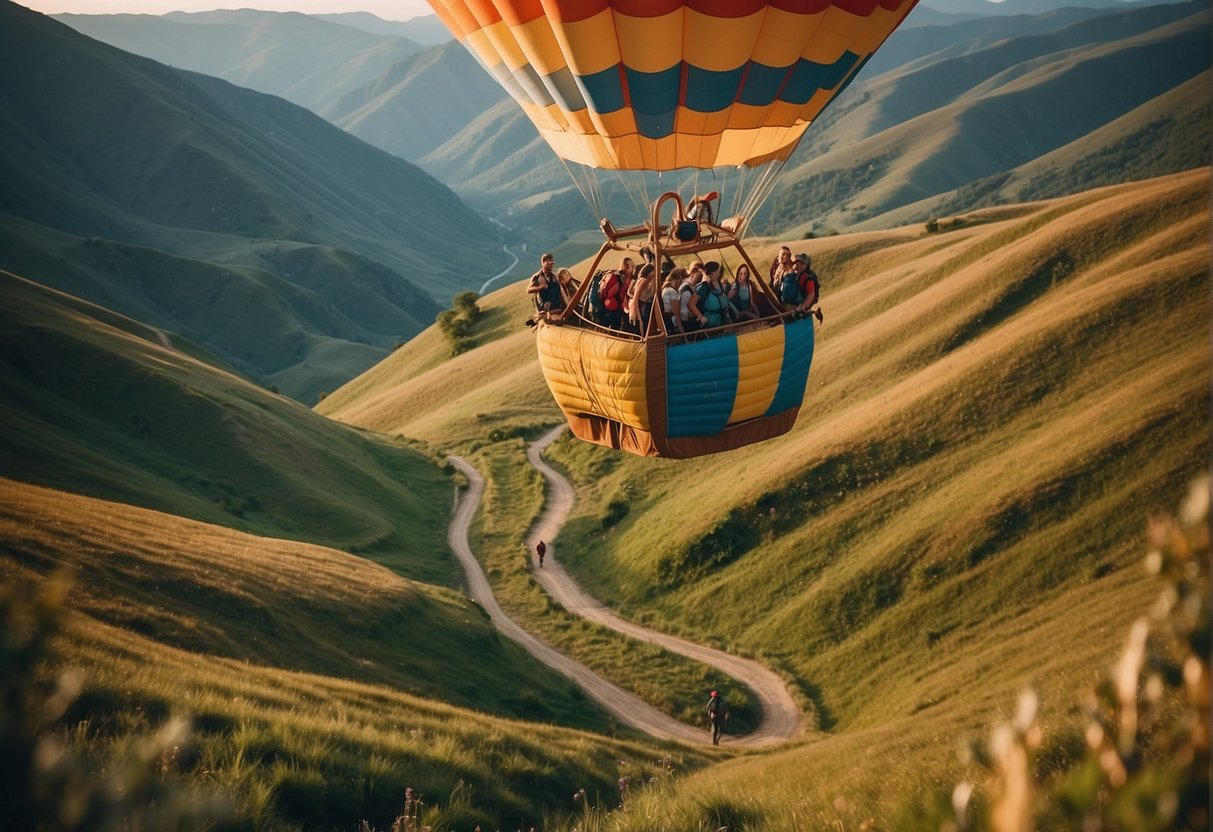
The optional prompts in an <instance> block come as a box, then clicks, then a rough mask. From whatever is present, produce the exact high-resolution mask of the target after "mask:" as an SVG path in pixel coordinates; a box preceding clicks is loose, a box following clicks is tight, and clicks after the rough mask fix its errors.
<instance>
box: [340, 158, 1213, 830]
mask: <svg viewBox="0 0 1213 832" xmlns="http://www.w3.org/2000/svg"><path fill="white" fill-rule="evenodd" d="M1209 181H1210V173H1209V170H1208V169H1204V170H1201V171H1197V172H1193V173H1190V174H1185V175H1180V176H1172V177H1166V178H1162V179H1157V180H1151V181H1148V182H1144V183H1138V184H1133V185H1124V186H1118V187H1115V188H1107V189H1103V190H1098V191H1093V192H1090V193H1084V194H1081V195H1078V196H1075V197H1070V198H1066V199H1062V200H1055V201H1051V202H1042V203H1037V204H1031V205H1025V206H1018V207H1015V208H1013V209H999V210H997V211H989V212H986V213H978V214H974V215H972V216H970V217H968V218H967V221H966V222H965V223H963V224H960V225H957V226H947V227H946V229H945V230H944V231H943V232H941V233H935V234H927V233H925V232H924V230H923V229H922V227H921V226H915V227H908V228H905V229H900V230H897V231H890V232H879V233H867V234H857V235H848V236H841V237H833V238H829V239H827V240H816V241H811V242H808V243H805V244H804V246H805V247H806V248H807V249H808V250H809V251H810V253H812V254H813V257H814V263H815V266H817V268H818V270H819V272H820V273H821V274H822V277H823V284H824V285H823V296H824V309H825V314H826V319H825V324H824V325H823V326H822V327H821V330H820V335H819V346H818V352H817V355H816V357H815V361H814V370H813V374H812V376H811V378H810V384H809V390H808V393H807V396H806V401H805V406H804V409H803V410H802V413H801V418H800V420H799V423H798V425H797V427H796V428H795V429H794V430H793V431H792V432H791V433H790V434H788V435H787V436H785V437H782V438H780V439H778V440H774V441H771V442H767V443H763V444H760V445H756V446H752V447H750V448H747V449H744V450H741V451H737V452H733V453H729V454H724V455H718V456H712V457H707V458H704V459H700V460H693V461H684V462H674V461H660V460H657V461H654V460H640V459H636V458H632V457H629V456H626V455H620V454H613V453H611V452H607V451H604V450H601V449H598V448H595V447H593V446H588V445H584V444H581V443H577V442H575V441H572V440H568V441H564V442H562V443H559V444H558V445H557V447H556V449H555V458H556V459H557V461H558V462H559V463H560V464H562V465H563V466H564V467H565V468H566V469H567V470H568V471H569V472H570V473H571V474H572V475H573V476H575V477H576V478H577V479H578V481H579V482H580V494H579V501H578V504H577V509H576V512H575V516H574V518H573V520H572V522H571V523H570V525H569V526H567V527H566V531H565V532H564V533H563V534H562V537H561V541H560V545H561V558H562V560H563V562H564V563H565V564H566V565H569V566H570V567H571V568H572V569H574V570H575V571H576V573H577V574H578V576H579V578H580V579H581V580H583V581H584V582H585V583H586V584H587V585H588V586H589V588H590V589H591V591H592V592H593V593H594V594H595V595H596V596H597V597H600V598H603V599H607V600H608V602H609V603H611V604H612V605H613V606H617V607H619V608H621V609H622V610H623V611H624V612H625V613H628V614H631V615H635V616H643V617H644V618H645V619H646V620H650V621H654V622H657V623H659V625H660V626H662V627H665V628H668V629H671V630H675V631H680V632H694V633H696V634H697V637H700V638H708V639H709V640H716V641H719V642H720V643H722V644H730V645H732V646H733V648H734V649H739V650H741V651H743V652H751V653H755V654H761V655H766V656H768V657H769V660H770V661H772V662H773V663H774V664H776V666H778V667H781V668H783V669H784V670H785V671H786V672H788V673H789V674H790V675H791V677H792V678H794V679H795V680H796V684H797V685H798V686H799V688H800V691H801V693H802V695H803V696H804V697H805V698H806V699H807V700H809V701H810V702H811V703H812V709H813V710H814V712H815V717H816V720H817V723H818V725H819V726H820V727H821V728H822V729H823V730H824V731H825V732H827V734H828V735H829V736H828V738H826V739H822V740H820V741H815V742H812V743H810V744H808V745H806V746H805V747H803V748H801V749H793V750H789V751H787V752H785V753H782V754H778V755H775V756H774V757H772V758H770V759H764V760H761V761H751V762H748V763H744V764H740V763H739V764H735V765H734V766H731V767H729V768H728V769H727V771H728V772H729V774H727V775H725V776H724V779H723V780H722V781H721V785H720V786H705V782H704V781H700V782H699V783H698V788H699V789H700V790H699V791H696V792H694V793H695V794H696V795H697V798H696V799H699V800H703V799H708V798H707V797H706V795H707V794H713V795H717V796H718V797H720V796H721V795H723V794H725V793H727V794H729V795H731V796H732V799H734V801H736V800H737V796H738V795H741V794H747V795H750V796H751V797H747V798H746V799H745V801H744V802H745V803H746V804H747V805H752V808H751V811H754V812H755V813H761V811H762V810H761V808H760V807H761V805H762V804H763V802H764V800H769V801H770V802H771V804H773V805H775V806H778V807H781V808H782V809H783V810H786V809H787V805H786V791H787V790H789V789H791V788H792V787H791V785H790V784H791V783H792V782H795V783H797V784H798V785H797V786H796V788H795V789H794V791H796V792H797V793H800V794H802V795H804V799H805V800H807V801H809V802H810V803H811V804H812V805H813V806H817V807H823V806H828V805H830V803H831V802H832V801H833V800H834V798H835V796H837V795H838V794H839V793H840V792H845V794H847V795H848V798H847V799H848V800H851V801H854V802H856V803H857V804H861V805H863V806H865V807H866V809H867V810H869V811H872V812H874V813H876V814H877V815H878V816H884V817H887V814H884V815H881V813H888V812H891V811H893V810H894V808H893V807H894V806H895V805H897V804H899V803H900V802H903V801H904V800H905V799H906V796H907V795H908V794H911V793H912V792H913V790H914V789H915V788H917V787H919V786H923V787H926V786H931V785H938V784H939V783H941V782H943V781H945V780H947V779H948V778H950V777H953V776H954V775H955V773H956V770H957V768H956V767H957V763H956V759H955V754H954V749H955V747H956V746H955V743H956V742H957V738H958V737H959V736H960V735H962V734H963V733H965V732H967V731H971V730H979V729H980V728H981V726H984V725H986V724H988V723H989V722H990V721H991V720H993V719H994V718H995V717H996V715H997V714H998V713H999V712H1000V711H1001V710H1002V709H1005V708H1008V707H1010V704H1011V703H1012V702H1013V698H1014V695H1015V692H1016V691H1017V690H1018V689H1019V688H1020V687H1022V686H1023V685H1024V684H1027V683H1028V682H1030V681H1034V682H1035V683H1037V684H1038V685H1039V686H1040V687H1041V689H1042V690H1043V691H1044V696H1045V698H1046V701H1049V702H1068V701H1073V697H1074V696H1075V695H1077V692H1078V691H1080V690H1081V689H1083V688H1084V686H1086V685H1087V684H1089V682H1090V680H1091V679H1092V678H1093V674H1094V673H1095V672H1096V671H1097V669H1099V668H1101V667H1102V666H1103V665H1104V664H1105V663H1106V662H1108V661H1110V658H1111V656H1112V655H1113V654H1114V652H1115V650H1116V649H1117V647H1118V646H1119V640H1120V639H1121V638H1122V636H1123V633H1124V631H1125V629H1126V628H1127V626H1128V622H1129V621H1130V620H1131V619H1132V617H1133V616H1134V615H1136V614H1138V613H1139V612H1141V611H1143V610H1144V609H1145V608H1146V606H1147V605H1148V604H1149V603H1150V600H1151V599H1152V597H1153V595H1154V591H1155V590H1154V588H1153V587H1152V586H1149V585H1147V584H1145V582H1144V581H1143V580H1142V576H1141V572H1140V566H1139V562H1140V556H1141V552H1142V551H1143V548H1144V543H1143V540H1142V532H1143V529H1144V524H1145V518H1146V516H1147V515H1148V514H1149V513H1150V512H1151V511H1152V510H1154V509H1157V508H1169V507H1172V506H1174V505H1175V504H1176V503H1177V502H1178V498H1179V495H1181V494H1182V492H1183V491H1184V490H1185V489H1186V487H1187V483H1188V480H1189V479H1190V477H1191V476H1193V475H1194V474H1195V473H1197V472H1199V471H1201V470H1203V468H1204V467H1205V466H1206V465H1207V462H1208V457H1209V415H1210V414H1209V402H1208V390H1209V386H1210V370H1209V368H1210V366H1211V362H1210V346H1209V344H1210V341H1209V320H1210V308H1209V307H1210V302H1209V278H1208V224H1209V217H1210V206H1209ZM482 304H483V305H484V306H485V307H486V308H488V309H490V310H492V311H493V312H498V313H499V314H500V315H501V316H502V317H503V318H505V319H507V320H508V319H515V320H518V319H520V318H521V317H523V315H524V313H525V311H526V306H525V301H524V300H523V298H522V293H521V290H520V288H519V287H518V286H512V287H507V288H506V289H503V290H501V291H500V292H497V293H494V294H493V295H491V296H490V297H489V298H486V299H484V300H483V301H482ZM482 337H484V338H485V339H486V341H485V342H484V343H483V345H482V346H480V347H479V348H477V349H474V350H472V351H470V352H468V353H465V354H464V355H462V356H460V357H458V358H456V359H453V360H451V361H449V362H447V363H446V364H445V365H442V366H438V367H435V368H434V369H432V370H429V371H428V372H427V373H422V374H421V375H412V374H411V373H410V372H408V371H407V370H406V369H405V368H407V367H409V366H410V364H411V363H412V362H411V361H410V357H409V355H408V354H407V351H408V350H409V349H410V347H407V346H406V347H405V348H404V350H402V351H401V352H404V353H405V354H403V355H399V354H398V355H394V356H392V358H391V359H389V360H388V361H386V362H384V364H383V365H381V366H380V367H379V368H376V374H375V376H373V377H368V378H366V379H360V380H358V382H356V383H354V384H352V385H350V386H349V387H347V388H346V389H343V390H341V391H338V392H337V393H335V394H334V395H333V396H330V398H329V400H327V401H326V403H325V406H326V410H325V412H327V413H329V414H331V415H333V416H335V417H337V418H340V419H344V420H349V421H353V422H356V423H358V424H364V425H367V426H371V427H375V428H376V429H379V430H384V431H388V432H392V433H402V434H404V435H406V436H410V437H415V438H419V439H422V440H424V441H426V442H429V443H433V444H435V445H437V446H440V447H450V446H460V445H462V446H464V447H477V446H482V450H481V453H482V454H483V453H489V452H490V450H491V449H492V448H495V447H498V445H499V444H500V447H501V448H503V449H504V448H505V444H504V443H508V442H515V441H516V440H514V439H511V438H510V437H511V436H512V435H514V434H515V433H517V432H524V433H529V432H533V431H535V430H537V429H538V428H539V427H540V426H542V425H544V424H551V423H553V422H554V421H556V420H557V419H558V416H557V415H556V413H555V412H554V407H553V406H552V404H551V402H550V399H549V398H546V395H547V394H546V393H545V389H544V386H543V383H542V380H541V378H540V377H539V372H538V368H537V366H536V363H535V359H534V353H533V347H532V346H531V344H530V337H531V336H530V335H529V333H527V332H526V331H525V330H519V331H516V332H515V333H514V334H504V335H503V336H502V337H495V336H494V335H493V334H492V333H490V332H488V331H485V332H484V333H482ZM489 339H491V340H489ZM422 344H424V342H419V346H421V345H422ZM431 346H432V342H431ZM417 363H419V364H420V363H424V360H419V361H418V362H417ZM427 376H428V377H427ZM515 453H516V452H515ZM613 504H617V505H622V506H623V507H624V508H625V509H626V510H625V511H624V512H623V513H622V516H620V513H619V512H618V511H615V510H614V506H613ZM686 506H694V507H695V510H694V511H693V512H691V513H688V512H687V511H686ZM671 518H677V519H676V520H672V519H671ZM755 603H761V605H762V608H763V610H764V612H763V614H762V615H761V616H755V615H754V614H753V610H754V607H755ZM1059 644H1060V645H1064V647H1062V648H1061V649H1059ZM1049 719H1050V720H1051V721H1053V724H1054V725H1055V726H1056V727H1058V728H1059V729H1063V728H1065V726H1071V725H1072V721H1073V715H1072V714H1067V713H1065V712H1052V713H1050V715H1049ZM873 759H878V760H879V764H878V765H877V764H872V765H869V764H868V761H869V760H873ZM890 777H891V778H892V781H893V783H895V787H890V786H889V778H890ZM953 782H954V781H953ZM759 783H761V785H757V784H759ZM839 784H845V786H843V785H839ZM751 798H752V799H751ZM720 799H723V798H722V797H721V798H720ZM754 807H757V808H754ZM818 820H819V821H821V817H820V816H818ZM755 822H757V819H756V821H755ZM821 822H824V821H821ZM773 828H795V827H794V826H792V825H783V826H781V825H779V824H776V825H775V826H774V827H773Z"/></svg>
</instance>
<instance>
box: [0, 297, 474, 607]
mask: <svg viewBox="0 0 1213 832" xmlns="http://www.w3.org/2000/svg"><path fill="white" fill-rule="evenodd" d="M0 293H2V294H3V296H4V300H5V302H4V304H3V305H2V306H0V333H2V334H0V421H2V422H3V424H4V426H5V429H4V431H3V432H2V434H0V473H2V474H3V475H4V476H6V477H10V478H13V479H17V480H21V481H24V482H29V483H36V484H40V485H45V486H50V487H53V488H58V489H62V490H67V491H72V492H76V493H81V494H87V495H90V496H94V497H99V498H103V499H107V500H113V501H118V502H126V503H131V504H134V505H140V506H145V507H147V508H153V509H156V510H158V511H163V512H167V513H171V514H176V515H180V516H183V517H190V518H194V519H197V520H201V521H205V522H208V523H215V524H219V525H224V526H228V527H231V528H236V529H241V530H246V531H251V532H255V533H257V534H261V535H269V536H274V537H283V538H289V539H293V540H308V541H310V542H314V543H320V544H323V545H328V546H334V547H338V548H342V549H345V550H347V551H353V552H358V553H361V554H364V555H365V556H368V557H371V558H373V559H375V560H377V561H379V562H380V563H383V564H385V565H387V566H388V567H390V568H391V569H393V570H394V571H396V572H398V573H400V574H402V575H407V576H409V577H411V578H414V579H417V580H425V581H430V582H435V583H440V584H444V585H448V586H453V585H457V584H458V583H460V581H461V575H460V574H459V572H458V570H457V567H456V566H455V565H454V563H453V562H452V561H451V559H450V557H449V555H448V553H447V550H446V544H445V529H446V526H445V524H446V513H447V507H448V506H449V505H450V501H451V481H450V480H449V479H448V478H447V477H446V476H444V475H443V473H442V472H441V471H440V470H439V469H438V467H437V466H436V465H435V464H434V463H433V462H432V461H431V460H429V459H427V458H426V457H424V456H422V455H421V454H419V453H417V452H416V451H414V450H412V449H410V448H408V447H405V446H403V445H400V444H393V443H391V442H388V441H384V440H383V439H381V438H377V437H374V436H368V435H365V434H361V433H359V432H357V431H353V430H349V429H347V428H344V427H342V426H338V425H334V424H333V423H332V422H330V421H328V420H325V419H322V418H319V417H317V416H316V415H315V414H313V413H312V412H311V411H309V410H307V409H306V408H304V407H302V406H300V405H298V404H296V403H294V402H292V401H290V400H288V399H285V398H282V397H280V396H275V395H272V394H269V393H266V392H265V391H264V390H262V389H260V388H258V387H256V386H254V385H252V384H250V383H248V382H246V381H244V380H242V379H240V378H239V377H237V376H234V375H231V374H229V373H224V372H221V371H219V370H216V369H215V368H213V367H211V366H209V365H208V364H206V363H204V362H203V361H202V360H199V358H197V357H194V355H191V354H190V353H195V354H197V355H203V354H202V353H200V352H198V351H197V350H196V348H191V347H190V345H189V344H181V346H180V348H178V347H177V346H176V343H175V342H174V341H173V340H172V339H171V338H170V337H169V336H166V335H164V333H162V332H158V331H156V330H154V329H152V328H150V327H147V326H145V325H143V324H140V323H137V322H135V321H133V320H131V319H129V318H125V317H124V316H121V315H118V314H115V313H113V312H110V311H108V310H105V309H103V308H100V307H96V306H93V305H92V304H89V303H87V302H84V301H80V300H77V299H74V298H71V297H69V296H66V295H62V294H60V293H58V292H55V291H53V290H49V289H45V288H43V287H41V286H38V285H36V284H33V283H30V282H28V281H25V280H22V279H20V278H17V277H14V276H13V275H9V274H3V273H0ZM177 343H179V342H177ZM166 344H167V346H166ZM435 507H438V508H437V510H436V509H435Z"/></svg>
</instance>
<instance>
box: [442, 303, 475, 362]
mask: <svg viewBox="0 0 1213 832" xmlns="http://www.w3.org/2000/svg"><path fill="white" fill-rule="evenodd" d="M478 298H479V295H477V294H476V293H475V292H460V293H459V294H457V295H455V298H454V300H453V301H452V302H451V308H450V309H444V310H442V311H441V312H439V313H438V318H437V321H438V328H439V329H441V330H442V334H443V335H445V336H446V338H447V340H448V341H450V342H451V351H452V354H454V355H459V354H460V353H463V352H467V350H469V349H471V346H472V340H471V338H470V337H469V334H468V333H469V331H470V330H471V328H472V325H473V324H475V323H476V321H477V319H479V317H480V306H479V305H477V303H476V301H477V300H478Z"/></svg>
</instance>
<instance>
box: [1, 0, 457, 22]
mask: <svg viewBox="0 0 1213 832" xmlns="http://www.w3.org/2000/svg"><path fill="white" fill-rule="evenodd" d="M17 4H18V5H20V6H25V7H26V8H27V9H33V10H34V11H36V12H42V13H43V14H60V13H62V12H69V13H75V14H165V13H166V12H175V11H180V12H207V11H210V10H212V9H263V10H265V11H273V12H308V13H310V14H328V13H331V12H370V13H371V14H374V15H378V16H379V17H382V18H383V19H384V20H408V19H409V18H410V17H416V16H417V15H421V14H432V13H433V12H432V10H431V9H430V7H429V4H428V3H426V2H425V0H232V2H223V0H17Z"/></svg>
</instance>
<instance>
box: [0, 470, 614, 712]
mask: <svg viewBox="0 0 1213 832" xmlns="http://www.w3.org/2000/svg"><path fill="white" fill-rule="evenodd" d="M0 539H3V540H4V541H5V546H4V549H5V551H4V556H3V558H2V559H0V574H3V575H4V576H5V577H6V579H12V578H15V577H32V576H34V575H43V576H44V575H48V574H50V573H52V572H54V571H55V570H56V569H58V568H62V567H68V568H69V569H70V570H71V573H72V575H73V581H74V586H73V589H72V595H71V599H70V601H71V606H72V608H73V609H75V610H78V611H79V612H81V613H84V614H85V615H87V616H88V618H90V619H93V620H95V621H97V622H101V623H104V624H106V625H109V626H113V627H118V628H121V629H124V630H128V631H131V632H134V633H138V634H140V635H142V636H145V637H147V638H149V639H151V640H154V641H155V642H158V643H160V644H162V645H164V646H167V647H173V648H177V649H181V650H188V651H191V652H193V653H197V654H200V655H207V656H215V657H223V658H226V659H233V660H236V661H248V662H253V663H255V664H258V665H261V666H264V667H275V668H281V669H285V670H295V671H304V672H309V673H318V674H322V675H325V676H334V677H340V678H345V679H352V680H357V681H359V682H364V683H369V684H379V685H390V686H391V687H393V688H396V689H398V690H401V691H406V692H410V693H413V694H416V695H420V696H426V697H429V698H432V699H437V700H440V701H443V702H448V703H452V704H456V705H461V706H463V707H472V708H477V709H480V710H484V711H489V712H493V713H497V714H503V715H513V716H525V717H529V718H533V719H543V720H556V719H560V720H567V721H569V722H570V723H572V724H580V725H583V726H593V727H597V728H605V727H606V725H607V722H606V718H605V717H604V716H603V715H601V714H599V713H598V712H597V711H596V710H595V709H594V708H593V707H591V706H589V705H587V704H586V700H585V699H584V697H580V696H577V697H574V696H573V694H572V693H571V691H572V689H571V687H570V686H569V685H568V683H567V682H566V681H565V680H564V678H563V677H561V676H558V675H556V674H555V673H554V672H551V671H548V670H547V669H546V668H543V667H542V666H541V665H538V664H537V663H535V662H534V661H533V660H532V659H531V658H530V657H529V656H528V655H527V654H526V653H524V652H523V651H522V649H521V648H519V647H518V646H517V645H515V644H514V643H513V642H511V641H509V640H508V639H502V638H501V637H500V635H499V634H498V633H497V632H496V630H495V628H494V627H493V626H492V624H491V623H490V622H489V620H488V617H487V616H486V615H485V614H484V612H483V611H482V610H481V609H480V608H479V607H478V606H477V605H476V604H475V603H474V602H472V601H470V600H469V599H467V598H466V597H463V596H462V595H460V594H457V593H456V592H454V591H452V590H448V589H440V588H437V587H434V586H430V585H427V584H419V583H415V582H413V581H409V580H407V579H405V578H402V577H400V576H399V575H397V574H395V573H393V572H391V571H390V570H388V569H386V568H384V567H382V566H379V565H376V564H374V563H371V562H370V561H367V560H364V559H362V558H359V557H355V556H353V555H348V554H346V553H344V552H339V551H336V550H334V549H327V548H324V547H321V546H315V545H313V544H310V543H298V542H292V541H286V540H277V539H273V538H264V537H256V536H254V535H250V534H246V533H243V532H237V531H232V530H230V529H225V528H222V527H220V526H214V525H210V524H206V523H200V522H197V521H194V520H186V519H183V518H180V517H175V516H173V515H170V514H164V513H162V512H156V511H150V510H148V509H141V508H135V507H132V506H127V505H122V504H120V503H112V502H107V501H103V500H96V499H93V498H89V497H80V496H77V495H74V494H68V493H67V492H63V491H55V490H52V489H47V488H42V487H39V486H31V485H26V484H23V483H18V482H15V481H13V480H7V479H0Z"/></svg>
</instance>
